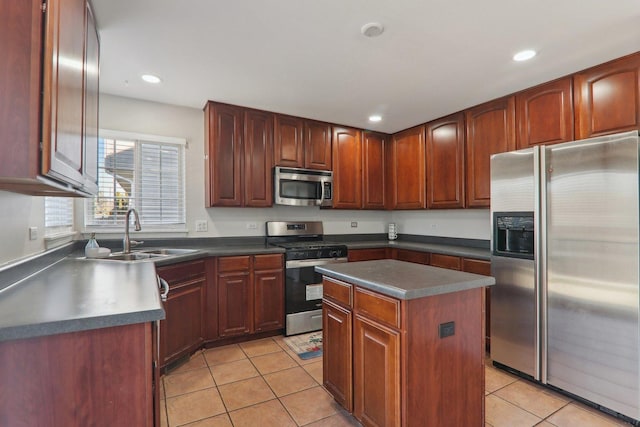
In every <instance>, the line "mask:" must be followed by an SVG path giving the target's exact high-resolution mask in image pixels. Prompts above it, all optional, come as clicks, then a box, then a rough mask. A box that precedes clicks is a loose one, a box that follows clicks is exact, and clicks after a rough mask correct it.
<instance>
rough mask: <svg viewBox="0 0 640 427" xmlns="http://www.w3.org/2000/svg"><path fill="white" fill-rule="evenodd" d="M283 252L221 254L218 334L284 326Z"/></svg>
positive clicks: (218, 269) (225, 334)
mask: <svg viewBox="0 0 640 427" xmlns="http://www.w3.org/2000/svg"><path fill="white" fill-rule="evenodd" d="M283 269H284V261H283V256H282V254H265V255H241V256H229V257H219V258H218V263H217V287H218V301H217V304H218V332H219V334H218V337H219V338H228V337H233V336H240V335H247V334H252V333H257V332H265V331H270V330H277V329H281V328H283V327H284V270H283Z"/></svg>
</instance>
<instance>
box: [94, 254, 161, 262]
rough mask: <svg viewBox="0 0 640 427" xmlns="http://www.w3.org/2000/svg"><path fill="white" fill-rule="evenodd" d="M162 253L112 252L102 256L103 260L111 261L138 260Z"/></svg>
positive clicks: (156, 256) (158, 255)
mask: <svg viewBox="0 0 640 427" xmlns="http://www.w3.org/2000/svg"><path fill="white" fill-rule="evenodd" d="M162 256H163V255H160V254H151V253H142V252H131V253H128V254H122V253H120V254H118V253H116V254H112V255H109V256H108V257H106V258H102V259H105V260H111V261H140V260H145V259H151V258H158V257H162Z"/></svg>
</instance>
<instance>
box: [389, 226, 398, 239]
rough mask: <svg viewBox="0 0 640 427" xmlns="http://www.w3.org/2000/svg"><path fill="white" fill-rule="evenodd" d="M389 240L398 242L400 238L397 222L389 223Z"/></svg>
mask: <svg viewBox="0 0 640 427" xmlns="http://www.w3.org/2000/svg"><path fill="white" fill-rule="evenodd" d="M388 234H389V240H396V239H397V238H398V232H397V231H396V224H395V222H390V223H389V233H388Z"/></svg>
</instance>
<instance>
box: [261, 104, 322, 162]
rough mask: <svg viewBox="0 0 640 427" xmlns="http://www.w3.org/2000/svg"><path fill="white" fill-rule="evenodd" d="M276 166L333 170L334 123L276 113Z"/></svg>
mask: <svg viewBox="0 0 640 427" xmlns="http://www.w3.org/2000/svg"><path fill="white" fill-rule="evenodd" d="M274 123H275V130H274V136H275V139H274V153H273V162H274V165H275V166H286V167H291V168H307V169H320V170H331V125H330V124H328V123H322V122H316V121H313V120H305V119H301V118H300V117H293V116H285V115H282V114H276V115H275V121H274Z"/></svg>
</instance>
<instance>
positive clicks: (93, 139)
mask: <svg viewBox="0 0 640 427" xmlns="http://www.w3.org/2000/svg"><path fill="white" fill-rule="evenodd" d="M99 67H100V45H99V42H98V30H97V29H96V22H95V19H94V17H93V11H92V10H91V6H90V5H89V3H87V40H86V49H85V73H84V74H85V105H84V123H83V126H84V128H83V143H84V159H83V163H82V172H83V175H84V185H83V187H84V189H85V190H86V191H88V192H90V193H97V192H98V89H99V87H98V78H99V73H98V70H99Z"/></svg>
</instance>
